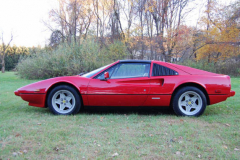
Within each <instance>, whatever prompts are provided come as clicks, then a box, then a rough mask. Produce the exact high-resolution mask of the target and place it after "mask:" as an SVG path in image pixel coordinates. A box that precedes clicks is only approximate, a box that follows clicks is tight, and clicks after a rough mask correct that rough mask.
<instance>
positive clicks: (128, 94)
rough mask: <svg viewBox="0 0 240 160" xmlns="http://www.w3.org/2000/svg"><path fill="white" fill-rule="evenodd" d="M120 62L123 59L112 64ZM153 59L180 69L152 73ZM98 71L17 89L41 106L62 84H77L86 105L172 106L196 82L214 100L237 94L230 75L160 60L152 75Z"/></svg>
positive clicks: (24, 98) (19, 92)
mask: <svg viewBox="0 0 240 160" xmlns="http://www.w3.org/2000/svg"><path fill="white" fill-rule="evenodd" d="M117 63H120V61H117V62H115V63H113V64H112V65H115V64H117ZM153 63H157V64H160V65H162V66H165V67H168V68H171V69H173V70H175V71H177V72H178V75H174V76H155V77H153V76H151V75H152V67H153ZM112 65H110V66H109V67H111V66H112ZM109 67H108V68H109ZM106 69H107V68H106ZM101 72H104V70H102V71H101ZM98 74H99V73H96V74H95V75H93V76H92V77H91V78H85V77H81V76H69V77H57V78H51V79H47V80H43V81H39V82H36V83H33V84H29V85H27V86H24V87H22V88H19V89H18V90H17V91H15V92H14V93H15V95H16V96H20V97H21V98H22V99H23V100H25V101H27V102H29V105H31V106H37V107H46V106H45V104H46V103H45V101H46V100H47V94H48V93H49V91H50V90H51V89H52V88H53V87H54V86H55V85H59V84H67V85H71V86H73V87H75V88H76V89H77V90H78V91H79V93H80V95H81V98H82V101H83V104H84V105H85V106H169V105H170V101H171V97H172V94H173V93H174V91H175V90H176V89H178V88H179V87H181V86H182V85H193V84H195V85H198V86H201V89H202V90H204V91H205V92H206V93H207V95H206V96H208V97H209V100H210V104H215V103H218V102H221V101H225V100H226V99H227V98H228V97H230V96H234V95H235V92H234V91H231V83H230V77H229V76H227V75H220V74H215V73H211V72H206V71H202V70H198V69H194V68H190V67H186V66H181V65H176V64H171V63H165V62H160V61H151V67H150V76H149V77H141V78H123V79H108V80H106V81H103V80H100V79H94V76H96V75H98ZM157 98H159V99H157Z"/></svg>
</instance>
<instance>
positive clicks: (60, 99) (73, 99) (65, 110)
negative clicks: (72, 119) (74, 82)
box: [48, 85, 81, 115]
mask: <svg viewBox="0 0 240 160" xmlns="http://www.w3.org/2000/svg"><path fill="white" fill-rule="evenodd" d="M48 107H49V108H50V110H51V111H52V112H53V113H54V114H59V115H69V114H75V113H77V112H78V111H79V110H80V107H81V102H80V96H79V94H78V92H77V91H76V90H75V89H74V88H72V87H70V86H67V85H60V86H57V87H55V88H53V90H51V92H50V93H49V95H48Z"/></svg>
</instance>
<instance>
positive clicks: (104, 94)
mask: <svg viewBox="0 0 240 160" xmlns="http://www.w3.org/2000/svg"><path fill="white" fill-rule="evenodd" d="M85 95H113V96H114V95H149V96H150V95H159V96H166V95H172V94H85Z"/></svg>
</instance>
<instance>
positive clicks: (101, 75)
mask: <svg viewBox="0 0 240 160" xmlns="http://www.w3.org/2000/svg"><path fill="white" fill-rule="evenodd" d="M117 66H118V65H117ZM117 66H116V65H115V66H112V67H111V68H109V69H107V70H106V71H104V72H102V73H100V74H99V75H97V76H96V77H95V79H104V73H105V72H108V73H109V76H110V77H111V75H112V73H113V71H114V69H115V68H116V67H117Z"/></svg>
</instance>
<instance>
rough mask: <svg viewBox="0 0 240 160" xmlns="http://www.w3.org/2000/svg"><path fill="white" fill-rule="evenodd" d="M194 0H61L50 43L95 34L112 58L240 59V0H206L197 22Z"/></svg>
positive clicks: (55, 44) (53, 17)
mask: <svg viewBox="0 0 240 160" xmlns="http://www.w3.org/2000/svg"><path fill="white" fill-rule="evenodd" d="M194 3H195V2H194V0H108V1H106V0H59V1H58V4H59V5H58V6H57V7H56V8H54V9H52V10H51V11H50V12H49V21H48V22H47V21H45V22H44V23H45V25H46V27H48V28H49V29H50V30H51V31H52V34H51V36H50V38H49V45H48V46H46V47H45V48H44V49H45V50H46V48H47V49H48V50H57V49H58V47H59V46H61V44H66V45H68V46H72V45H73V44H74V45H78V46H81V44H82V43H86V40H87V39H91V40H94V42H95V43H97V44H98V46H99V50H101V51H99V53H100V52H101V57H103V55H104V54H106V56H108V59H109V58H110V59H112V61H114V60H117V59H116V58H119V57H121V58H127V59H155V60H162V61H167V62H177V63H184V62H186V61H188V60H191V61H193V62H194V63H195V62H199V61H204V63H206V64H210V63H213V64H214V65H217V64H218V65H219V64H223V63H227V62H228V63H239V59H240V57H239V54H240V49H239V47H240V1H239V0H236V1H235V2H233V3H231V4H229V5H222V4H219V3H218V1H217V0H205V1H204V7H205V9H204V12H203V14H202V15H201V18H200V20H199V21H198V24H197V27H193V26H188V25H186V23H185V20H186V17H187V16H189V15H191V14H192V13H193V11H194V9H195V8H194ZM192 6H193V7H192ZM196 18H197V17H196ZM4 45H5V46H7V45H6V44H5V43H2V45H1V46H2V47H1V48H0V50H1V52H0V53H1V56H0V57H1V60H3V59H4V56H3V55H6V52H4V51H3V50H4V49H3V48H4V47H3V46H4ZM70 48H71V47H70ZM44 49H43V50H44ZM30 50H31V49H30ZM110 52H114V53H110ZM123 52H124V53H123ZM30 54H31V51H30ZM117 54H121V55H120V56H118V55H117ZM2 66H3V61H2Z"/></svg>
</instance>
